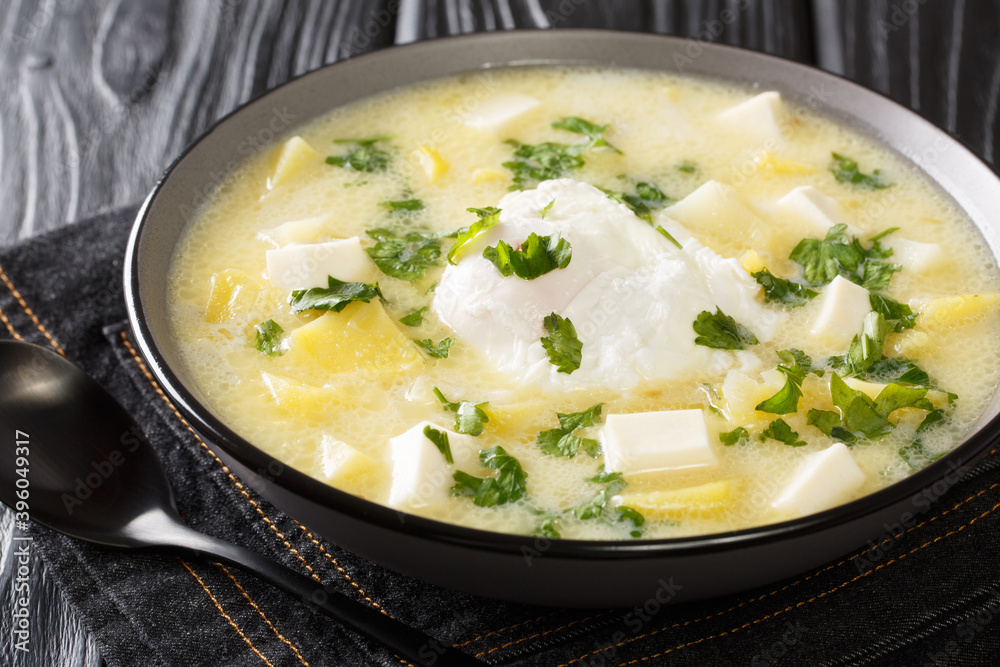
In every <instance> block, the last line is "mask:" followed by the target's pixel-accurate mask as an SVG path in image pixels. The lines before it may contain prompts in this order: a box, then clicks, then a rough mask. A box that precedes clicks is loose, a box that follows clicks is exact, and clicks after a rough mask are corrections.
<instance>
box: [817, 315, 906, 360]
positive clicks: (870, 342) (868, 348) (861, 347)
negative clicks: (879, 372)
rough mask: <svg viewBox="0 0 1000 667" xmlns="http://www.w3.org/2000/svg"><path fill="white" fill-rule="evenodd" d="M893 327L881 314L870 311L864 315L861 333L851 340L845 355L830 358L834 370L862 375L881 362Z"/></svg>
mask: <svg viewBox="0 0 1000 667" xmlns="http://www.w3.org/2000/svg"><path fill="white" fill-rule="evenodd" d="M893 329H894V327H893V325H891V324H889V323H887V322H886V321H885V318H884V317H882V314H881V313H878V312H875V311H872V312H870V313H868V314H867V315H865V319H864V322H863V323H862V325H861V333H860V334H858V335H857V336H855V337H854V339H853V340H851V345H850V347H848V349H847V354H845V355H844V356H842V357H832V358H831V359H830V363H831V365H833V367H834V368H843V369H845V370H846V371H847V372H848V373H849V374H850V375H857V374H859V373H864V372H866V371H868V370H869V369H871V368H872V366H874V365H875V364H876V363H877V362H879V361H881V360H882V358H883V357H882V348H883V346H884V345H885V338H886V336H888V335H889V334H890V333H892V331H893Z"/></svg>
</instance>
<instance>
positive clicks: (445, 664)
mask: <svg viewBox="0 0 1000 667" xmlns="http://www.w3.org/2000/svg"><path fill="white" fill-rule="evenodd" d="M180 525H182V526H184V524H180ZM184 527H185V528H186V529H187V530H186V531H184V532H185V535H184V538H185V539H183V540H182V541H180V543H181V544H182V545H183V546H185V547H187V548H189V549H193V550H195V551H199V552H201V553H204V554H209V555H211V556H215V557H217V558H219V559H220V560H224V561H227V562H229V563H233V564H235V565H238V566H240V567H243V568H244V569H246V570H249V571H250V572H253V573H254V574H256V575H258V576H259V577H260V578H261V579H264V580H265V581H267V582H269V583H271V584H273V585H274V586H277V587H278V588H281V589H282V590H284V591H286V592H287V593H289V594H291V595H293V596H295V597H297V598H299V599H300V600H302V601H303V602H304V603H305V604H307V605H309V606H312V607H315V608H317V609H319V610H321V611H323V612H324V613H325V614H327V615H328V616H330V617H332V618H335V619H337V620H338V621H341V622H342V623H345V624H347V625H349V626H351V627H352V628H354V629H355V630H357V631H358V632H361V633H363V634H365V635H368V636H369V637H371V638H373V639H376V640H378V641H380V642H382V643H383V644H384V645H385V646H387V647H388V648H390V649H392V650H393V651H394V652H395V653H396V654H398V655H399V656H400V657H402V658H405V659H407V660H409V661H411V662H413V664H415V665H422V666H425V667H432V666H433V667H473V666H475V665H479V666H480V667H481V666H482V665H484V664H486V663H484V662H481V661H480V660H477V659H476V658H473V657H472V656H470V655H468V654H467V653H463V652H462V651H460V650H458V649H456V648H454V647H452V646H449V645H447V644H442V643H441V642H439V641H438V640H436V639H434V638H432V637H429V636H428V635H426V634H424V633H423V632H421V631H420V630H417V629H416V628H412V627H410V626H408V625H406V624H405V623H402V622H401V621H397V620H396V619H395V618H393V617H391V616H389V615H388V614H385V613H383V612H381V611H380V610H378V609H375V608H374V607H370V606H368V605H365V604H362V603H361V602H358V601H357V600H353V599H351V598H349V597H347V596H346V595H344V594H343V593H340V592H338V591H335V590H333V589H331V588H328V587H326V586H324V585H323V584H321V583H320V582H318V581H316V580H315V579H311V578H310V577H307V576H305V575H303V574H299V573H298V572H294V571H292V570H290V569H288V568H287V567H285V566H284V565H280V564H278V563H276V562H274V561H273V560H271V559H269V558H266V557H264V556H261V555H260V554H258V553H255V552H253V551H250V550H248V549H244V548H242V547H240V546H237V545H235V544H231V543H229V542H225V541H223V540H220V539H217V538H214V537H212V536H210V535H205V534H204V533H199V532H197V531H195V530H194V529H191V528H189V527H187V526H184ZM173 544H174V545H177V542H174V543H173Z"/></svg>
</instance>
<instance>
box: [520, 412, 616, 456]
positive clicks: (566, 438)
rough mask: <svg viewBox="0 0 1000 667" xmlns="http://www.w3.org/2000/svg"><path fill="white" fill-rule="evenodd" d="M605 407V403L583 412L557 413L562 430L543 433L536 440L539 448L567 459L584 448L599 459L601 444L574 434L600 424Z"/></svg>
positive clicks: (555, 429)
mask: <svg viewBox="0 0 1000 667" xmlns="http://www.w3.org/2000/svg"><path fill="white" fill-rule="evenodd" d="M603 406H604V404H603V403H598V404H597V405H593V406H591V407H589V408H587V409H586V410H584V411H582V412H570V413H565V414H564V413H561V412H557V413H556V417H557V418H558V419H559V425H560V427H561V428H553V429H549V430H547V431H541V432H540V433H539V434H538V436H537V438H536V440H535V441H536V442H537V443H538V447H539V448H540V449H541V450H542V451H543V452H545V453H546V454H550V455H552V456H566V457H573V456H576V453H577V452H578V451H579V450H580V449H581V448H582V449H583V451H585V452H587V454H588V455H589V456H590V457H591V458H597V457H598V456H600V454H601V443H600V442H598V441H597V440H594V439H592V438H581V437H578V436H576V435H573V433H574V431H578V430H580V429H584V428H588V427H590V426H593V425H594V424H596V423H598V422H600V420H601V408H602V407H603Z"/></svg>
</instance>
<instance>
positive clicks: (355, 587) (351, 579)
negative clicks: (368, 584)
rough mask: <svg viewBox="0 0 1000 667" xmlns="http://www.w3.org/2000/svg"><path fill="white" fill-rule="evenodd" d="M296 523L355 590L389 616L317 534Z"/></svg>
mask: <svg viewBox="0 0 1000 667" xmlns="http://www.w3.org/2000/svg"><path fill="white" fill-rule="evenodd" d="M292 521H295V519H292ZM295 525H297V526H298V527H299V528H301V529H302V530H303V531H304V532H305V534H306V537H308V538H309V541H310V542H312V543H313V544H315V545H316V546H317V547H319V551H320V553H322V554H323V555H324V556H326V558H327V559H328V560H329V561H330V562H331V563H333V565H334V567H336V568H337V570H338V571H339V572H340V573H341V574H342V575H344V579H346V580H347V583H349V584H350V585H351V586H353V587H354V589H355V590H357V591H358V593H360V594H361V597H363V598H364V599H365V601H366V602H368V604H370V605H371V606H373V607H375V608H376V609H378V610H379V611H380V612H382V613H383V614H385V615H386V616H389V614H388V613H387V612H386V611H385V609H382V605H380V604H379V603H378V602H375V600H372V599H371V598H370V597H368V594H367V593H365V591H364V589H363V588H361V586H359V585H358V584H357V582H355V581H354V579H353V578H351V575H349V574H348V573H347V570H345V569H344V568H343V567H341V565H340V563H338V562H337V559H336V558H334V557H333V556H332V555H331V554H329V553H328V552H327V550H326V549H324V548H323V545H322V544H320V543H319V541H318V540H317V539H316V537H315V536H314V535H313V534H312V533H311V532H310V531H309V529H308V528H306V527H305V526H303V525H302V524H301V523H299V522H298V521H295Z"/></svg>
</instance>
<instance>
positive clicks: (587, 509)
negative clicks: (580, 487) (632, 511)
mask: <svg viewBox="0 0 1000 667" xmlns="http://www.w3.org/2000/svg"><path fill="white" fill-rule="evenodd" d="M587 481H589V482H594V483H595V484H604V488H603V489H601V490H600V491H598V492H597V494H596V495H595V496H594V497H593V498H591V499H590V500H588V501H587V502H585V503H583V504H582V505H579V506H577V507H575V508H574V509H573V515H574V516H576V518H577V519H580V520H581V521H586V520H587V519H594V518H596V517H599V516H603V515H604V510H605V508H606V507H607V505H608V501H609V500H611V498H612V496H615V495H617V494H618V493H621V491H622V490H623V489H624V488H625V487H626V486H627V484H626V483H625V480H624V479H622V475H621V473H599V474H597V475H595V476H594V477H591V478H590V479H589V480H587Z"/></svg>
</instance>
